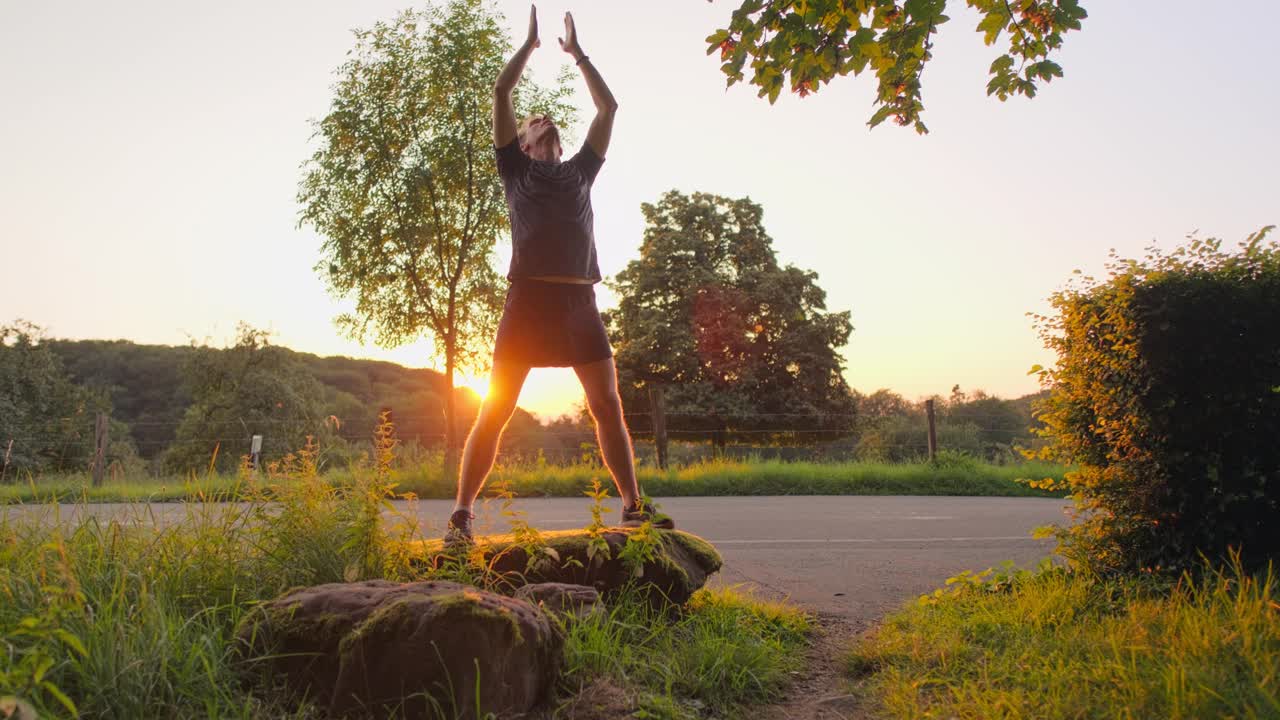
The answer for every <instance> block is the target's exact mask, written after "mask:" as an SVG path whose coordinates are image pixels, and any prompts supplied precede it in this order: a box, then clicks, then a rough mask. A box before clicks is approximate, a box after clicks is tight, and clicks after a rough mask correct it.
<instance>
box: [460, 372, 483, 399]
mask: <svg viewBox="0 0 1280 720" xmlns="http://www.w3.org/2000/svg"><path fill="white" fill-rule="evenodd" d="M458 384H459V385H462V386H463V387H468V388H471V390H472V392H474V393H475V394H476V395H479V396H480V399H481V400H483V399H484V398H485V396H486V395H488V394H489V378H488V377H478V378H471V377H467V376H465V375H463V376H461V377H460V378H458Z"/></svg>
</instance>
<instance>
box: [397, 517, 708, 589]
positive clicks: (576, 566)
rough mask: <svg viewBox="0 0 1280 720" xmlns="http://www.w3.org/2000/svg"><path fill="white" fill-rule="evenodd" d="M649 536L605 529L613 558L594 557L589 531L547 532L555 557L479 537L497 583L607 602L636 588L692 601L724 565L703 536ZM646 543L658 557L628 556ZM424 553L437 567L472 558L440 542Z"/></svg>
mask: <svg viewBox="0 0 1280 720" xmlns="http://www.w3.org/2000/svg"><path fill="white" fill-rule="evenodd" d="M647 532H648V533H650V534H649V535H647V536H646V535H642V534H639V533H641V531H640V530H639V529H638V528H625V527H618V528H606V529H604V530H603V531H602V532H601V537H603V539H604V541H605V542H606V543H607V544H608V548H609V551H608V553H607V555H608V557H604V554H603V553H597V554H595V556H594V557H592V556H590V555H589V553H588V548H589V547H590V545H589V543H590V541H591V536H590V535H589V534H588V532H587V531H586V530H559V531H549V532H542V533H541V538H542V541H543V544H544V547H545V548H549V549H550V550H551V552H546V551H545V550H542V549H540V548H537V547H532V548H530V547H527V546H526V545H522V544H520V543H518V542H517V541H516V538H514V537H512V536H510V535H493V536H488V537H482V538H478V539H477V545H476V551H478V554H479V555H480V556H481V558H482V560H483V562H484V565H485V567H487V568H489V569H490V570H491V571H492V572H493V573H496V574H497V575H499V576H500V578H501V580H500V581H499V582H498V583H497V584H498V585H502V584H506V585H507V586H508V589H511V590H513V589H514V588H516V587H520V586H522V585H532V584H534V583H566V584H570V585H586V586H589V587H594V588H596V589H597V590H599V591H600V593H601V594H603V595H604V596H605V597H606V599H607V598H609V597H611V596H615V595H616V594H617V593H618V592H619V591H620V590H622V588H624V587H625V586H627V585H628V584H633V585H635V586H636V587H638V588H639V589H641V590H642V591H647V592H650V593H651V594H652V595H653V596H656V597H659V598H661V599H663V600H665V601H667V602H670V603H673V604H677V605H682V604H684V603H685V602H687V601H688V600H689V598H690V597H692V595H693V593H695V592H697V591H698V589H699V588H701V587H702V586H703V585H705V584H706V582H707V577H708V576H710V575H711V574H712V573H714V572H716V571H718V570H719V569H720V567H721V565H722V564H723V562H722V560H721V559H720V553H718V552H716V549H715V548H714V547H713V546H712V545H711V543H709V542H707V541H706V540H703V539H702V538H700V537H698V536H697V535H693V534H691V533H687V532H683V531H680V530H654V529H649V530H647ZM646 538H647V539H648V541H649V542H650V543H652V544H651V545H649V547H650V549H651V551H652V552H650V553H647V555H648V556H647V557H642V558H640V559H637V558H633V557H628V556H627V553H626V552H625V550H626V548H627V546H628V544H629V543H636V542H644V541H645V539H646ZM635 549H636V548H633V549H632V552H633V554H634V550H635ZM530 550H532V553H531V552H530ZM421 552H422V557H423V558H424V559H425V560H426V561H427V562H428V563H429V564H431V565H432V566H434V567H437V568H438V567H442V566H443V565H445V564H447V563H448V562H449V561H450V560H451V559H453V560H457V559H459V558H457V557H456V555H464V556H465V555H466V553H465V552H463V553H458V552H457V551H456V550H455V549H450V548H446V547H445V546H444V545H443V544H442V543H441V542H440V541H439V540H432V541H426V542H424V543H423V544H422V550H421ZM639 555H641V556H643V555H646V553H639ZM531 556H532V558H533V561H532V562H530V557H531ZM472 561H474V559H473V560H472Z"/></svg>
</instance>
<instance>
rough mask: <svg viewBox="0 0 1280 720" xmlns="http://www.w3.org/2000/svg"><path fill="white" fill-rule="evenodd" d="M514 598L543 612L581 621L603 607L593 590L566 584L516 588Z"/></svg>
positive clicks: (544, 584) (538, 584) (596, 592)
mask: <svg viewBox="0 0 1280 720" xmlns="http://www.w3.org/2000/svg"><path fill="white" fill-rule="evenodd" d="M515 597H516V598H517V599H520V600H524V601H525V602H528V603H531V604H533V605H538V606H540V607H542V608H543V609H545V610H550V611H552V612H556V613H563V614H568V615H573V616H574V617H575V618H577V619H579V620H581V619H583V618H586V617H588V616H589V615H591V613H593V612H595V611H596V610H598V609H599V608H601V607H603V605H602V604H601V603H600V593H599V591H597V590H596V589H595V588H592V587H587V586H585V585H570V584H568V583H536V584H534V585H525V586H523V587H520V588H517V589H516V592H515Z"/></svg>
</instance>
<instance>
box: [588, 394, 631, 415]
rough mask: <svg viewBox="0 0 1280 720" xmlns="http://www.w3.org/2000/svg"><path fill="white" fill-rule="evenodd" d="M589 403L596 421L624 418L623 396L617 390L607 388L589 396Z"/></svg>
mask: <svg viewBox="0 0 1280 720" xmlns="http://www.w3.org/2000/svg"><path fill="white" fill-rule="evenodd" d="M587 405H588V406H589V407H590V409H591V416H592V417H594V418H595V419H596V422H607V421H613V420H619V419H621V418H622V397H621V396H619V395H618V392H617V391H616V390H606V391H603V392H600V393H597V394H596V396H595V397H592V398H589V399H588V402H587Z"/></svg>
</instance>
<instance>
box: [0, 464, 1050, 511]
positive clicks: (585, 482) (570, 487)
mask: <svg viewBox="0 0 1280 720" xmlns="http://www.w3.org/2000/svg"><path fill="white" fill-rule="evenodd" d="M1066 470H1067V468H1064V467H1062V466H1059V465H1051V464H1046V463H1039V462H1033V463H1025V464H1020V465H992V464H988V463H983V462H979V461H975V460H968V459H961V460H959V461H957V460H949V461H946V462H941V463H934V464H930V463H928V462H919V463H896V464H894V463H875V462H831V463H815V462H787V461H781V460H752V461H738V460H712V461H708V462H702V463H697V464H693V465H687V466H684V467H672V468H670V469H668V470H666V471H662V470H659V469H657V468H653V467H645V466H641V467H639V468H637V474H638V476H639V480H640V484H641V487H643V488H644V490H645V492H646V493H648V494H649V495H652V496H655V497H676V496H690V495H704V496H705V495H717V496H729V495H739V496H740V495H985V496H1027V497H1061V496H1062V493H1054V492H1049V491H1045V490H1039V489H1035V488H1031V487H1028V486H1026V485H1024V484H1022V483H1019V482H1017V480H1018V479H1019V478H1033V479H1040V478H1046V477H1053V478H1056V479H1057V480H1061V479H1062V477H1063V474H1064V472H1066ZM603 475H607V471H606V470H605V469H604V468H603V467H601V466H599V465H595V464H591V463H579V464H575V465H568V466H556V465H547V464H528V465H516V466H505V467H504V466H498V467H497V468H495V469H494V472H493V474H492V475H491V480H490V482H489V484H488V485H489V487H490V488H492V487H495V486H498V485H505V486H506V487H508V488H510V490H511V492H513V493H515V495H516V496H518V497H581V496H582V493H583V492H584V491H585V490H587V489H588V488H589V487H590V484H591V479H592V478H599V477H601V476H603ZM323 477H324V479H325V481H326V482H328V483H329V484H330V485H333V486H335V487H346V486H350V485H352V484H353V483H354V482H355V477H354V474H353V473H352V472H351V471H348V470H342V471H333V472H329V473H325V474H324V476H323ZM390 479H391V482H394V483H395V484H396V489H397V490H398V491H399V492H402V493H403V492H411V493H414V494H415V495H416V496H418V497H420V498H442V499H449V498H452V497H453V496H454V493H455V491H456V480H455V479H454V478H453V477H451V476H449V477H447V476H446V475H445V474H444V472H443V469H442V467H441V464H440V463H438V462H428V463H423V464H420V465H416V466H411V467H405V468H395V469H392V470H390ZM242 488H243V483H242V482H241V478H240V477H238V476H236V475H218V474H210V475H206V476H203V477H199V476H195V475H192V476H188V477H186V478H183V477H178V476H175V477H171V478H168V479H154V478H138V479H136V480H134V481H125V482H117V483H106V484H104V485H102V486H100V487H93V486H92V485H91V483H90V482H89V478H88V476H86V475H69V476H47V477H38V478H37V477H32V478H27V479H26V480H24V481H23V482H21V483H17V484H14V485H0V503H15V502H41V501H46V500H49V499H52V498H60V499H63V500H64V501H73V502H74V501H84V502H148V501H150V502H158V501H170V500H186V499H201V498H216V499H237V497H238V496H240V495H241V494H242V492H241V491H242Z"/></svg>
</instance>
